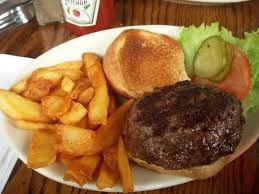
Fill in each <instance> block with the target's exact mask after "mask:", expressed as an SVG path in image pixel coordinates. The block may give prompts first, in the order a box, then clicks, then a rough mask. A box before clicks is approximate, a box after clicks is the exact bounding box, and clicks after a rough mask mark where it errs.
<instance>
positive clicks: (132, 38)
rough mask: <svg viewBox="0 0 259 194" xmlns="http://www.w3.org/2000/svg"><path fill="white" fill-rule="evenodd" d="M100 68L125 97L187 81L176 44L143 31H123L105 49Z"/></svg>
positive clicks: (178, 46)
mask: <svg viewBox="0 0 259 194" xmlns="http://www.w3.org/2000/svg"><path fill="white" fill-rule="evenodd" d="M103 66H104V72H105V74H106V77H107V79H108V81H109V82H110V84H111V85H112V87H113V88H114V89H115V90H116V91H117V92H118V93H119V94H121V95H123V96H125V97H140V96H141V95H142V94H143V93H144V92H151V91H152V90H153V89H154V88H155V87H162V86H166V85H170V84H174V83H176V82H178V81H182V80H186V79H189V78H188V76H187V74H186V71H185V67H184V55H183V51H182V49H181V46H180V45H179V43H178V42H177V41H176V40H174V39H173V38H171V37H169V36H166V35H160V34H156V33H152V32H149V31H145V30H137V29H131V30H125V31H123V32H122V33H121V34H120V35H119V36H118V37H117V38H116V39H115V40H114V41H113V42H112V44H111V45H110V46H109V47H108V49H107V51H106V54H105V56H104V63H103Z"/></svg>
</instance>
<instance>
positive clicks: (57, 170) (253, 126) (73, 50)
mask: <svg viewBox="0 0 259 194" xmlns="http://www.w3.org/2000/svg"><path fill="white" fill-rule="evenodd" d="M129 28H139V29H145V30H149V31H153V32H156V33H161V34H167V35H169V36H177V35H178V30H179V28H178V27H174V26H165V25H149V26H133V27H123V28H115V29H110V30H105V31H101V32H97V33H93V34H89V35H85V36H82V37H79V38H76V39H73V40H71V41H68V42H66V43H63V44H61V45H59V46H57V47H55V48H53V49H51V50H49V51H47V52H46V53H44V54H42V55H41V56H39V57H38V58H36V59H35V60H34V61H33V63H32V64H31V65H28V67H27V68H26V70H25V71H23V75H21V76H20V77H19V79H20V78H21V77H23V76H24V75H25V74H27V73H28V72H31V71H32V70H34V69H36V68H39V67H46V66H51V65H53V64H55V63H60V62H63V61H68V60H80V59H81V55H82V53H83V52H94V53H97V54H98V55H100V56H103V55H104V53H105V50H106V48H107V46H108V45H109V44H110V43H111V42H112V40H113V39H114V38H115V37H116V36H117V35H118V34H119V33H120V32H121V31H123V30H125V29H129ZM0 74H1V73H0ZM2 76H5V74H4V73H3V75H2ZM10 79H11V78H10ZM13 79H17V78H15V77H13ZM0 126H1V127H2V129H4V130H3V133H4V134H5V136H6V137H7V140H8V142H9V145H10V146H11V147H12V149H13V150H14V151H15V152H16V154H17V156H18V157H19V158H20V159H21V160H22V161H23V162H24V163H26V155H27V150H28V146H29V144H30V138H31V135H30V133H28V132H25V131H22V130H19V129H17V128H15V127H14V126H13V125H12V124H11V122H10V120H9V119H8V118H7V117H6V116H4V115H3V114H2V113H0ZM258 129H259V127H258V124H257V123H256V122H252V121H249V122H248V123H247V125H246V129H245V130H244V132H243V137H242V142H241V144H240V146H239V147H238V149H240V150H241V149H242V152H244V151H245V150H246V149H248V148H249V147H250V146H251V145H252V144H253V143H254V142H255V141H256V139H257V137H258V135H259V130H258ZM240 153H241V152H240ZM36 171H37V172H39V173H40V174H42V175H44V176H46V177H48V178H50V179H53V180H55V181H57V182H60V183H63V184H67V185H70V186H74V187H78V185H77V184H75V183H72V182H67V181H64V180H63V173H64V166H62V165H61V164H58V163H55V164H53V165H50V166H48V167H45V168H40V169H37V170H36ZM132 172H133V177H134V185H135V191H145V190H153V189H159V188H165V187H169V186H173V185H178V184H182V183H186V182H189V181H191V180H192V179H190V178H186V177H179V176H172V175H166V174H160V173H156V172H153V171H150V170H147V169H144V168H141V167H138V166H136V165H134V164H132ZM83 188H84V189H89V190H98V188H96V186H95V182H89V183H87V184H86V185H85V186H84V187H83ZM103 191H107V192H120V191H122V188H121V186H120V185H119V184H118V185H116V186H115V187H113V188H111V189H105V190H103Z"/></svg>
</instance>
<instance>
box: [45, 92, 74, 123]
mask: <svg viewBox="0 0 259 194" xmlns="http://www.w3.org/2000/svg"><path fill="white" fill-rule="evenodd" d="M71 104H72V99H71V98H70V97H59V96H46V97H44V98H43V99H42V101H41V106H42V112H43V113H44V115H46V116H47V117H49V118H50V119H52V120H54V121H55V120H57V119H58V118H60V117H61V116H62V115H64V114H65V113H66V112H67V111H68V110H69V108H70V106H71Z"/></svg>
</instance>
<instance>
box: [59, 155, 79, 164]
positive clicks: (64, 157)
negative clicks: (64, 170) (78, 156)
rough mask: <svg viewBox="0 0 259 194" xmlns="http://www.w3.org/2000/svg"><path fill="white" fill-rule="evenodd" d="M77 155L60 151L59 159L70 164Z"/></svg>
mask: <svg viewBox="0 0 259 194" xmlns="http://www.w3.org/2000/svg"><path fill="white" fill-rule="evenodd" d="M74 158H75V156H70V155H68V154H63V153H58V156H57V160H58V161H60V162H62V163H63V164H64V165H66V166H68V165H70V164H71V163H72V160H73V159H74Z"/></svg>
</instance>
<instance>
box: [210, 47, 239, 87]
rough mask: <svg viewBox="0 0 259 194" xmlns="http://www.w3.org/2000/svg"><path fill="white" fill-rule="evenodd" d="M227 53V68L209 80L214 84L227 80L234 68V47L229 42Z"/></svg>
mask: <svg viewBox="0 0 259 194" xmlns="http://www.w3.org/2000/svg"><path fill="white" fill-rule="evenodd" d="M226 52H227V65H226V68H225V69H224V70H223V71H222V72H220V73H219V74H218V75H216V76H214V77H212V78H210V79H209V80H211V81H214V82H221V81H223V80H224V79H225V78H226V76H227V74H228V73H229V71H230V69H231V67H232V63H233V58H234V46H233V45H232V44H229V43H227V42H226Z"/></svg>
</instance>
